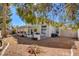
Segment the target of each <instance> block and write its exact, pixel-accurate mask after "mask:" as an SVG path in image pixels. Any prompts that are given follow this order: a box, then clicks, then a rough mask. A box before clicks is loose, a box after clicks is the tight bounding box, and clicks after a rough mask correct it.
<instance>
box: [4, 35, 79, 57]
mask: <svg viewBox="0 0 79 59" xmlns="http://www.w3.org/2000/svg"><path fill="white" fill-rule="evenodd" d="M62 39H64V40H65V39H66V40H71V39H70V38H62ZM72 40H73V39H72ZM59 41H60V39H59V38H52V39H49V38H45V39H42V40H40V41H35V40H31V39H26V38H22V37H18V36H16V37H9V38H7V41H6V42H9V43H10V46H9V47H8V49H7V50H6V52H5V54H4V56H33V55H32V54H30V53H28V47H29V46H30V45H38V47H39V48H40V49H41V50H42V52H40V53H39V54H37V55H38V56H70V49H69V48H61V47H60V48H59V47H58V46H57V45H56V44H58V45H59V46H60V45H61V44H60V43H61V42H60V43H58V42H59ZM54 42H55V43H54ZM62 42H64V41H62ZM75 43H76V48H77V49H74V55H77V56H79V41H75ZM52 44H55V46H57V47H55V46H52ZM62 44H63V43H62ZM64 44H65V43H64ZM62 46H63V45H62Z"/></svg>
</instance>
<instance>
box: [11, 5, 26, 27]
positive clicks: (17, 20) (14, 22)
mask: <svg viewBox="0 0 79 59" xmlns="http://www.w3.org/2000/svg"><path fill="white" fill-rule="evenodd" d="M10 9H11V12H12V16H11V19H12V21H11V25H13V26H23V25H25V23H24V22H23V21H22V20H21V18H20V17H19V16H18V15H17V13H16V8H15V7H14V6H11V7H10Z"/></svg>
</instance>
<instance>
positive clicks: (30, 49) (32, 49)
mask: <svg viewBox="0 0 79 59" xmlns="http://www.w3.org/2000/svg"><path fill="white" fill-rule="evenodd" d="M27 50H28V53H30V54H34V55H35V56H36V55H37V54H40V53H41V52H42V50H41V48H39V46H37V45H32V46H29V47H28V49H27Z"/></svg>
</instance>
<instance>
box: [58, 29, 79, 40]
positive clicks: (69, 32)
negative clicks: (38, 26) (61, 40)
mask: <svg viewBox="0 0 79 59" xmlns="http://www.w3.org/2000/svg"><path fill="white" fill-rule="evenodd" d="M59 36H63V37H71V38H77V32H73V31H72V30H71V29H67V30H62V29H59Z"/></svg>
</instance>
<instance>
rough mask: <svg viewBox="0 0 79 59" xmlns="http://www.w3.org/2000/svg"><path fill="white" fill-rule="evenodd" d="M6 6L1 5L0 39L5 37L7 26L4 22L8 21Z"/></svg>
mask: <svg viewBox="0 0 79 59" xmlns="http://www.w3.org/2000/svg"><path fill="white" fill-rule="evenodd" d="M7 13H8V4H7V3H3V19H2V20H3V23H2V37H3V38H4V37H7V24H6V21H7V20H8V14H7Z"/></svg>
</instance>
